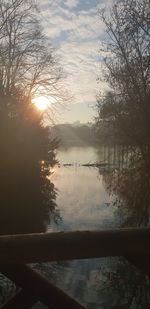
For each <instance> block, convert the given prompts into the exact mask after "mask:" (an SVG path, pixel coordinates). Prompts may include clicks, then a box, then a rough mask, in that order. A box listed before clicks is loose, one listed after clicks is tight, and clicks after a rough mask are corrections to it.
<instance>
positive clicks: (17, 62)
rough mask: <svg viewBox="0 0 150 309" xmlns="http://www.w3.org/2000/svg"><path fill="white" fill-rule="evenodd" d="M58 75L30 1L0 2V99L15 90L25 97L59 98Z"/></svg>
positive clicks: (35, 9)
mask: <svg viewBox="0 0 150 309" xmlns="http://www.w3.org/2000/svg"><path fill="white" fill-rule="evenodd" d="M61 78H62V70H61V68H60V66H59V65H58V63H57V59H56V58H55V56H54V51H53V49H52V47H51V44H50V41H49V39H48V38H47V37H45V35H43V33H42V29H41V26H40V22H39V19H38V14H37V8H36V6H35V4H34V2H33V1H25V0H9V1H8V0H2V1H0V94H1V98H2V96H6V95H7V96H8V95H10V94H12V93H14V91H16V89H17V92H18V89H19V90H20V91H23V93H24V94H25V95H26V96H28V97H33V96H34V95H35V94H36V95H47V96H48V95H51V96H57V97H59V96H60V89H59V83H58V81H60V80H61ZM7 102H8V100H7ZM8 104H9V103H8ZM0 108H2V104H1V105H0Z"/></svg>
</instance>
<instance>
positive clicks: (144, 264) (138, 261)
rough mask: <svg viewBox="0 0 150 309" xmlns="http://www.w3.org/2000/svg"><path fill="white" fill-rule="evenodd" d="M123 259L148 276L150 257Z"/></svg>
mask: <svg viewBox="0 0 150 309" xmlns="http://www.w3.org/2000/svg"><path fill="white" fill-rule="evenodd" d="M125 258H126V259H127V260H128V261H129V262H130V263H132V264H133V265H135V266H136V267H137V268H138V269H139V270H141V271H142V272H143V273H144V274H145V275H148V276H150V255H141V254H139V255H138V256H135V255H133V256H125Z"/></svg>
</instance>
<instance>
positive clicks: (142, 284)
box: [41, 147, 150, 309]
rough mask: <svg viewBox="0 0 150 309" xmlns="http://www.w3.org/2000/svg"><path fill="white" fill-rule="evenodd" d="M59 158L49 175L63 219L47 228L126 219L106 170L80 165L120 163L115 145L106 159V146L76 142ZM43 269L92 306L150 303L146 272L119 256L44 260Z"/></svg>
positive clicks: (97, 224)
mask: <svg viewBox="0 0 150 309" xmlns="http://www.w3.org/2000/svg"><path fill="white" fill-rule="evenodd" d="M113 153H114V151H113ZM110 157H111V158H110ZM57 158H58V160H59V162H60V164H59V166H57V167H56V168H55V169H54V173H53V175H52V176H51V180H52V182H53V183H54V184H55V186H56V188H57V190H58V193H57V200H56V202H57V205H58V209H59V212H60V221H59V224H57V225H56V224H54V223H52V222H51V224H50V225H49V226H48V231H69V230H96V229H105V228H115V227H119V226H120V225H121V223H122V219H121V218H120V217H119V212H118V208H117V206H115V205H114V203H113V201H114V195H110V194H109V190H108V189H107V181H106V180H107V173H108V172H107V169H106V168H104V167H103V166H102V167H101V168H99V169H98V168H96V167H87V166H82V164H85V163H90V164H92V163H94V162H104V161H105V162H106V159H108V160H109V163H110V162H111V164H112V163H114V164H116V163H115V162H114V156H112V150H109V158H108V152H107V151H106V149H104V147H103V148H99V149H96V148H93V147H86V148H85V147H83V148H82V147H80V148H77V147H73V148H68V149H61V150H59V151H58V153H57ZM115 158H117V160H118V155H116V154H115ZM121 158H122V156H121ZM121 160H122V159H121ZM121 162H122V161H121ZM64 165H65V166H64ZM41 269H42V272H43V273H44V274H45V275H46V276H47V277H48V278H49V279H50V280H52V281H53V282H54V283H55V284H56V285H58V286H59V287H61V288H62V289H63V290H65V291H66V292H67V293H69V294H70V295H71V296H73V297H74V298H76V299H78V300H79V301H80V302H81V303H83V304H84V305H85V306H86V308H88V309H101V308H104V309H109V308H115V309H117V308H118V309H119V308H148V307H144V306H143V304H144V305H145V304H146V305H147V304H150V285H149V281H148V279H147V277H145V276H144V275H143V274H141V273H140V272H139V271H138V270H137V269H136V268H135V267H134V266H132V265H130V264H129V263H128V262H127V261H126V260H125V259H123V258H121V257H118V258H99V259H91V260H88V259H86V260H82V261H76V260H75V261H65V262H59V263H58V262H54V263H46V264H43V265H42V267H41ZM41 308H42V307H41Z"/></svg>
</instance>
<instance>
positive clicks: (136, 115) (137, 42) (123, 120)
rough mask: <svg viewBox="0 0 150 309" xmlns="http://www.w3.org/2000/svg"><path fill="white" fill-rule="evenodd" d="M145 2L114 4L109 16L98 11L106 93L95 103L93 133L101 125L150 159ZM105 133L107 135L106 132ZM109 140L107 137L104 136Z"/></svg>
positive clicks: (149, 45) (148, 40) (148, 38)
mask: <svg viewBox="0 0 150 309" xmlns="http://www.w3.org/2000/svg"><path fill="white" fill-rule="evenodd" d="M148 12H149V1H148V0H144V1H143V0H142V1H141V0H132V1H130V0H125V1H122V0H121V1H115V3H114V4H113V6H112V8H111V11H110V14H108V15H107V13H108V12H107V13H106V11H105V10H102V11H100V16H101V18H102V20H103V22H104V24H105V27H106V32H107V42H106V44H105V45H104V47H103V48H102V54H101V56H102V57H103V55H104V57H103V60H104V62H105V72H104V76H105V80H106V82H107V83H108V84H109V87H110V90H109V91H108V92H107V93H106V95H104V96H102V95H101V94H99V96H98V100H97V110H98V116H97V119H96V124H97V129H98V130H99V128H100V127H101V125H102V124H104V125H105V126H108V127H110V128H111V130H109V133H110V134H112V133H113V134H114V135H115V136H117V139H118V140H119V139H120V140H121V141H122V142H125V143H126V144H130V145H136V146H139V148H140V151H141V153H142V155H143V156H144V158H145V160H149V159H148V158H149V155H150V140H149V135H150V104H149V102H150V100H149V99H150V84H149V77H150V76H149V74H150V54H149V50H150V49H149V48H150V31H149V29H150V28H149V13H148ZM107 133H108V132H107ZM108 136H109V135H108Z"/></svg>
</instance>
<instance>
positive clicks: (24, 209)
mask: <svg viewBox="0 0 150 309" xmlns="http://www.w3.org/2000/svg"><path fill="white" fill-rule="evenodd" d="M31 163H32V164H30V162H27V163H26V162H23V164H20V165H19V163H18V162H17V164H16V166H13V165H12V164H11V165H10V166H9V169H8V166H7V170H9V174H7V170H6V169H5V166H3V167H2V166H1V178H0V200H1V204H0V234H16V233H33V232H43V231H46V227H47V224H48V223H49V219H50V213H55V208H56V204H55V197H56V190H55V187H54V185H53V183H52V182H51V181H50V180H49V179H48V178H47V174H48V172H49V167H48V166H46V164H45V163H43V167H42V172H41V164H40V163H39V162H33V161H32V162H31ZM33 163H36V164H33ZM18 165H19V167H18Z"/></svg>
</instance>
